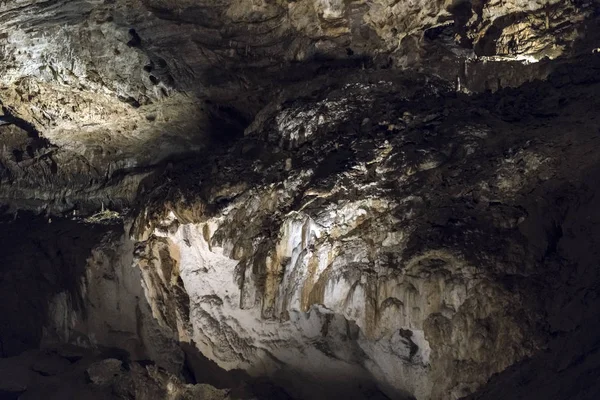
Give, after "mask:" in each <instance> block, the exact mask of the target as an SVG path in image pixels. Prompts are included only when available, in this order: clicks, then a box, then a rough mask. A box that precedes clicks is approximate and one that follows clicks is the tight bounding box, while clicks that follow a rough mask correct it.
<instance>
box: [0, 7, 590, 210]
mask: <svg viewBox="0 0 600 400" xmlns="http://www.w3.org/2000/svg"><path fill="white" fill-rule="evenodd" d="M597 14H598V4H597V2H595V1H591V0H568V1H567V0H565V1H559V0H543V1H542V0H536V1H529V0H527V1H526V0H508V1H507V0H504V1H497V0H493V1H491V0H490V1H484V0H477V1H449V0H446V1H442V0H436V1H429V0H427V1H425V0H418V1H415V0H411V1H390V0H376V1H372V2H363V1H353V2H344V1H341V0H299V1H287V0H286V1H283V0H281V1H280V0H253V1H242V0H222V1H217V2H215V1H193V2H192V1H185V0H181V1H165V0H145V1H142V0H133V1H132V0H127V1H125V0H115V1H96V0H94V1H92V0H87V1H86V0H77V1H64V0H62V1H61V0H59V1H52V2H48V1H37V0H25V1H23V0H19V1H17V0H7V1H3V2H2V3H0V55H1V56H2V57H1V58H2V62H0V103H1V105H2V109H3V114H4V116H2V115H0V121H5V120H6V121H11V120H12V121H15V118H17V119H18V121H19V122H21V124H18V125H17V126H19V127H20V128H21V129H20V130H19V129H16V128H10V127H9V128H6V127H2V126H0V130H1V132H2V133H1V134H2V136H3V142H4V144H5V146H6V148H5V149H4V150H3V153H2V155H1V157H0V160H1V166H2V168H1V169H2V179H1V180H0V183H2V184H1V185H0V197H2V198H6V202H7V203H9V204H11V205H14V206H15V207H16V208H22V206H21V205H20V203H22V202H25V201H27V202H30V204H28V208H31V209H35V210H41V209H45V210H48V211H49V212H66V211H69V212H71V211H75V212H79V213H89V212H92V211H93V210H94V209H99V208H100V206H101V204H102V203H105V204H106V205H107V206H108V205H110V206H111V207H113V208H118V209H121V208H126V207H127V205H128V204H130V203H131V202H132V201H133V199H134V197H135V196H134V193H135V190H136V188H137V187H138V184H139V182H140V180H141V179H143V178H144V176H145V172H146V171H147V168H148V167H151V166H154V165H156V164H160V163H161V162H162V161H164V160H166V159H169V158H172V157H174V156H175V155H177V156H178V157H181V155H182V154H186V153H189V152H190V151H194V150H199V149H202V148H206V147H207V146H210V145H211V143H214V142H215V141H216V142H218V143H221V142H223V141H228V140H230V139H231V138H233V137H236V136H238V135H239V134H241V132H242V131H243V129H244V127H245V125H246V124H247V123H248V122H249V121H250V120H251V119H252V117H253V116H254V115H255V114H256V113H257V112H258V111H259V110H260V109H261V108H262V107H263V106H265V105H266V104H268V103H269V102H270V100H271V99H272V97H273V96H275V95H276V94H277V93H278V92H279V91H280V90H281V89H282V88H285V87H287V86H289V85H290V84H291V83H293V82H298V81H302V80H307V79H312V78H313V77H314V76H315V75H318V74H327V73H331V70H336V69H339V68H353V69H354V68H382V69H389V68H392V69H396V68H400V67H409V68H415V69H422V70H426V71H429V72H433V73H436V74H439V75H441V76H443V77H444V78H446V79H449V80H450V81H453V82H454V83H455V85H456V86H457V87H458V88H460V89H461V90H484V89H487V88H489V89H493V90H495V89H497V88H499V87H506V86H511V85H515V84H520V83H522V82H524V81H527V80H529V79H532V78H536V77H544V76H546V75H547V74H548V73H549V72H550V67H549V66H548V65H547V61H546V60H544V61H543V62H541V63H536V64H533V65H530V66H526V65H523V64H522V62H523V60H525V61H527V62H529V61H532V60H540V59H544V58H545V57H549V58H555V57H557V56H559V55H571V54H578V53H581V52H590V51H591V50H592V48H593V47H594V46H595V45H596V43H595V42H594V38H595V37H597V35H596V34H595V31H596V30H595V29H592V28H593V27H595V25H596V24H595V21H596V19H595V18H596V15H597ZM590 26H591V27H592V28H589V27H590ZM588 28H589V29H588ZM494 60H500V62H498V61H494ZM328 71H329V72H328ZM0 125H2V123H0ZM6 129H8V130H9V131H8V132H5V131H6ZM40 133H41V134H42V135H43V140H40V139H39V138H38V136H39V134H40ZM9 136H10V139H9ZM41 187H51V188H52V190H51V191H48V190H46V191H44V190H43V189H41Z"/></svg>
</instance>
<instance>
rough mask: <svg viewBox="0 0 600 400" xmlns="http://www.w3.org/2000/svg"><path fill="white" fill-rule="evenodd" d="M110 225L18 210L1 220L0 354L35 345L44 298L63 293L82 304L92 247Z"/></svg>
mask: <svg viewBox="0 0 600 400" xmlns="http://www.w3.org/2000/svg"><path fill="white" fill-rule="evenodd" d="M111 229H113V227H111V226H108V225H87V224H82V223H78V222H75V221H70V220H67V219H62V218H53V219H52V220H49V219H48V218H45V217H43V216H37V215H33V214H29V213H25V212H20V213H19V214H18V215H16V216H13V215H11V216H3V217H2V219H1V220H0V259H1V262H0V308H1V309H0V316H1V318H0V355H1V356H2V357H7V356H14V355H17V354H20V353H21V352H23V351H25V350H28V349H35V348H38V347H39V344H40V340H41V338H42V328H43V327H44V326H46V325H47V318H48V311H49V303H50V302H51V301H52V300H53V298H54V296H56V295H57V294H58V293H60V292H66V293H67V295H68V298H69V300H70V302H71V304H72V305H73V307H75V308H77V307H79V306H80V305H81V293H80V290H81V278H82V277H83V274H84V272H85V266H86V260H87V258H88V257H89V256H90V251H91V249H92V248H93V247H94V246H95V245H97V244H98V243H99V241H100V240H101V238H102V237H103V236H104V235H105V234H106V233H107V232H108V231H110V230H111Z"/></svg>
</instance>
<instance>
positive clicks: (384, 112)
mask: <svg viewBox="0 0 600 400" xmlns="http://www.w3.org/2000/svg"><path fill="white" fill-rule="evenodd" d="M583 61H584V62H583V63H582V64H581V65H580V66H577V67H572V68H570V69H561V68H559V69H558V70H557V71H556V72H555V73H553V74H552V75H551V76H550V79H549V82H548V83H539V82H538V83H533V84H529V85H526V86H524V87H522V88H520V89H519V90H505V91H502V92H501V93H498V94H496V95H487V94H486V95H480V96H474V97H467V96H464V95H460V94H459V95H457V94H456V93H455V92H454V91H453V90H449V89H448V88H445V87H444V86H443V84H442V83H440V82H436V81H431V80H427V79H426V78H424V77H419V76H410V77H406V78H405V79H398V77H397V76H394V77H389V76H386V75H385V74H369V73H363V74H358V75H357V76H351V77H348V78H346V79H342V81H341V82H337V83H336V85H333V86H331V87H328V88H327V89H324V90H323V91H321V92H317V93H314V92H313V93H312V94H311V92H310V90H309V91H307V92H301V93H297V94H296V96H297V97H296V98H293V99H287V101H285V102H283V103H281V104H279V105H274V106H273V107H267V108H266V109H265V110H266V111H265V112H264V113H262V114H260V115H259V116H258V117H257V119H256V123H255V124H253V125H252V126H251V127H250V128H249V129H248V130H247V135H246V136H245V138H244V139H243V140H241V141H240V142H239V143H238V144H237V145H236V146H235V147H234V148H233V149H231V150H228V151H226V152H225V153H223V154H218V155H215V156H213V158H211V159H209V160H210V162H208V163H206V164H203V165H202V166H198V165H197V164H193V163H187V164H185V163H182V164H180V165H178V166H177V167H175V168H174V169H173V170H172V171H169V172H167V173H166V176H165V177H163V178H161V181H163V182H164V183H163V185H162V186H158V187H157V188H156V189H155V193H154V194H153V196H154V198H153V202H152V203H150V205H147V204H145V205H142V209H141V216H140V217H139V219H138V221H137V224H136V225H135V226H134V229H133V231H132V232H133V234H134V237H137V238H138V239H144V240H145V241H144V242H143V243H144V244H143V246H144V247H143V250H142V254H143V255H142V256H138V257H140V258H141V259H142V260H143V259H152V260H155V262H158V264H159V265H155V267H154V270H155V271H161V270H162V272H163V275H162V278H161V281H159V284H158V285H157V284H156V282H157V280H156V279H155V278H152V277H147V276H145V277H144V282H145V284H146V286H147V287H148V286H152V287H158V288H161V292H160V293H158V290H157V289H156V288H154V289H152V290H150V291H148V289H147V296H148V297H149V298H151V300H150V301H151V303H152V302H155V303H156V304H157V305H156V306H155V307H153V310H154V312H155V316H157V318H158V319H159V320H161V315H162V314H161V313H160V312H159V311H158V310H157V308H159V307H164V308H165V309H171V310H177V311H178V312H179V313H180V314H177V316H178V318H180V319H184V320H185V314H186V311H187V310H189V321H187V320H186V321H185V323H183V324H182V323H178V324H175V323H169V322H168V321H167V320H164V319H163V324H165V325H167V326H170V327H171V329H173V330H177V331H178V335H179V337H180V339H181V340H183V341H188V340H190V339H191V340H193V341H194V342H195V343H196V345H197V346H198V348H199V349H200V350H201V351H202V352H203V353H204V354H206V355H207V356H208V357H209V358H211V359H213V360H215V361H216V362H218V363H219V364H220V365H222V366H223V367H225V368H244V369H247V370H248V371H251V372H252V373H257V374H271V375H274V376H277V374H278V373H281V374H282V375H283V377H282V378H281V379H282V380H285V379H286V376H287V374H292V373H293V374H295V376H303V375H306V376H309V377H310V376H311V375H312V376H320V377H322V376H324V377H326V378H327V380H328V381H331V382H335V380H336V379H340V380H342V381H344V382H346V385H347V387H348V388H351V389H350V390H351V391H352V392H353V393H355V394H357V396H359V397H362V396H364V393H360V392H357V391H356V388H352V385H351V384H349V383H347V382H356V383H357V385H358V384H361V385H362V384H363V383H362V382H361V380H367V381H368V380H373V381H375V382H377V383H378V384H379V386H380V387H381V388H382V389H383V390H384V391H385V392H386V394H387V395H389V396H391V397H398V396H403V395H405V394H407V393H408V394H411V395H414V396H416V397H417V398H436V399H437V398H439V399H442V398H458V397H461V396H464V395H467V394H469V393H471V392H473V391H474V390H475V389H477V388H478V387H480V386H481V385H482V384H483V383H485V382H486V380H487V379H488V378H489V377H490V376H491V375H493V374H495V373H498V372H500V371H502V370H504V369H505V368H507V367H508V366H510V365H512V364H513V363H515V362H518V361H521V360H523V359H525V358H527V357H529V356H531V355H533V354H535V353H537V352H538V351H540V350H542V349H544V348H546V347H547V344H548V340H549V338H550V337H551V336H552V335H557V334H560V332H569V331H571V330H572V329H573V328H574V327H575V326H577V325H578V324H579V323H581V322H575V321H582V320H580V319H579V318H578V317H574V316H572V315H569V312H568V311H564V310H563V309H564V308H565V307H567V305H568V304H572V302H574V304H572V307H578V306H577V304H578V302H579V300H577V297H578V296H580V295H576V294H575V293H576V292H577V291H579V290H584V289H583V288H584V287H585V283H581V284H579V285H577V284H574V283H567V282H571V280H575V281H579V280H581V281H582V282H590V281H594V282H596V281H597V279H598V277H597V276H596V274H595V272H594V271H593V270H592V271H588V270H586V268H585V267H584V266H583V265H585V264H586V263H590V262H593V260H594V256H593V254H594V250H593V247H594V244H593V243H595V242H594V240H595V239H594V238H593V234H592V237H589V240H590V241H591V242H590V247H589V248H587V247H585V248H580V247H577V249H578V250H575V249H574V248H571V246H573V245H574V244H575V243H576V242H580V241H581V240H583V239H584V237H582V236H580V235H581V234H583V232H589V231H590V229H592V228H585V226H592V225H593V223H594V222H593V221H594V219H593V218H594V217H593V215H594V214H589V215H588V214H586V213H587V212H592V211H591V210H594V209H595V208H594V204H595V203H593V199H594V198H595V197H594V196H595V195H594V193H595V191H594V189H593V188H592V187H591V186H590V181H589V180H590V179H595V178H593V177H594V176H595V174H594V171H595V170H596V168H597V163H598V159H597V156H596V154H597V151H596V149H595V147H594V146H593V143H594V140H595V137H596V135H597V132H598V128H599V127H598V122H597V121H596V119H595V118H594V117H590V115H591V114H589V113H591V112H592V110H594V109H595V108H596V107H597V105H598V103H597V100H596V95H595V93H597V90H598V86H597V85H598V84H597V78H596V75H597V71H598V60H597V59H596V58H586V59H585V60H583ZM584 104H585V106H584ZM584 155H585V156H584ZM589 176H591V177H589ZM590 202H591V203H590ZM576 204H582V206H580V207H583V204H586V206H585V210H587V211H584V210H582V211H569V210H572V209H574V207H577V206H576ZM572 213H575V214H572ZM580 213H583V214H585V215H588V216H587V217H586V218H587V220H586V222H582V221H580V217H578V215H580ZM589 224H591V225H589ZM578 232H581V233H578ZM567 235H570V236H567ZM567 237H570V238H571V239H567ZM586 237H587V236H586ZM146 238H148V239H147V240H146ZM569 240H572V241H573V242H570V243H572V244H569V242H568V241H569ZM581 243H583V242H581ZM563 246H564V247H565V249H564V250H563ZM570 252H572V253H570ZM152 254H155V255H156V254H161V256H160V257H156V256H152ZM578 260H580V261H578ZM573 264H575V265H580V267H578V269H577V270H573V269H572V267H571V266H570V265H573ZM144 268H147V267H142V269H144ZM564 285H567V286H568V287H569V289H566V288H565V287H563V286H564ZM572 286H574V287H573V288H572ZM181 287H184V288H185V293H186V294H187V296H183V297H182V296H180V295H178V293H179V291H180V288H181ZM555 291H560V292H561V293H562V294H561V296H557V295H556V294H554V293H555ZM149 292H150V293H149ZM186 300H187V303H185V301H186ZM182 301H183V303H184V304H183V305H181V303H182ZM173 302H178V306H177V307H174V306H169V304H172V303H173ZM568 319H571V322H567V321H566V320H568ZM573 319H575V320H573ZM288 369H289V370H291V371H293V372H290V371H289V370H288ZM277 371H279V372H277ZM282 371H283V372H282ZM300 381H301V380H300V379H299V378H297V382H300ZM299 385H301V386H304V384H299ZM304 387H305V388H306V386H304ZM296 390H301V388H297V389H296ZM307 390H310V389H307ZM299 393H302V392H299ZM302 395H304V396H306V395H308V394H302Z"/></svg>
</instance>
